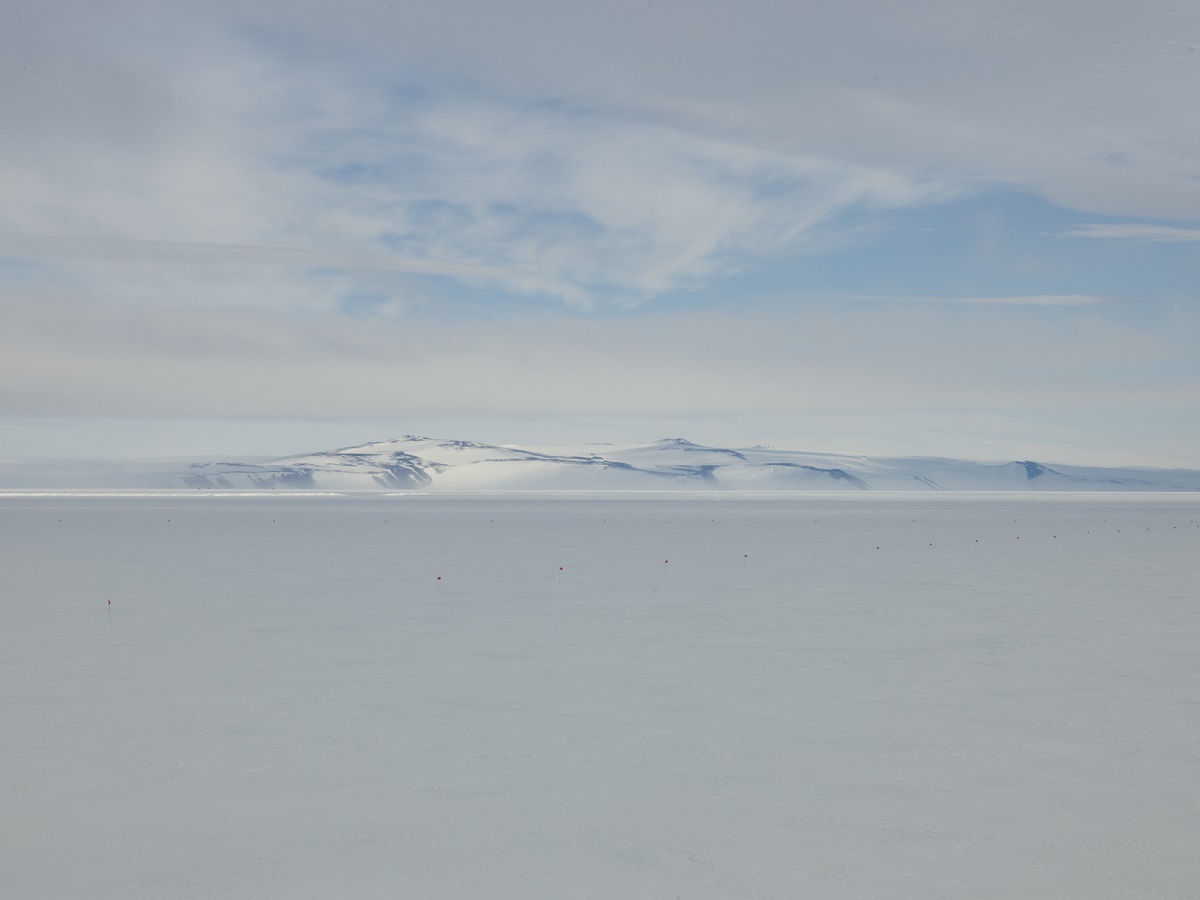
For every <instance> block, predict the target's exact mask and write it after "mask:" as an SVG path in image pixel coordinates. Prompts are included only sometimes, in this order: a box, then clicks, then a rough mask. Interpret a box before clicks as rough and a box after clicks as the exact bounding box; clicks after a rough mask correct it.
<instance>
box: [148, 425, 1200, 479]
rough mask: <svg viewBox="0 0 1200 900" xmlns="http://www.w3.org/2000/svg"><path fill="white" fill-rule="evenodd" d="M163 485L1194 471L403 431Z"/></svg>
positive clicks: (1179, 474) (223, 466)
mask: <svg viewBox="0 0 1200 900" xmlns="http://www.w3.org/2000/svg"><path fill="white" fill-rule="evenodd" d="M172 484H173V486H177V487H191V488H207V489H243V490H244V489H257V490H262V489H319V490H376V491H377V490H404V491H407V490H433V491H490V490H673V489H684V490H697V489H724V490H738V491H793V490H797V491H824V490H831V491H870V490H885V491H1200V471H1193V470H1185V469H1174V470H1168V469H1100V468H1085V467H1080V466H1060V465H1055V466H1049V465H1043V464H1041V463H1037V462H1032V461H1029V460H1022V461H1015V462H1003V463H980V462H969V461H964V460H954V459H938V458H932V457H931V458H880V457H866V456H846V455H833V454H822V453H805V452H801V451H796V450H779V449H775V448H771V447H763V446H758V447H749V448H737V449H733V448H725V447H706V446H703V445H700V444H694V443H692V442H691V441H687V440H684V439H682V438H667V439H663V440H660V441H654V442H653V443H649V444H632V445H617V444H585V445H576V446H571V447H541V448H523V447H515V446H511V445H503V446H501V445H496V444H484V443H478V442H475V441H463V440H441V439H437V438H429V437H416V436H413V435H407V436H405V437H401V438H397V439H396V440H391V441H381V442H378V443H370V444H362V445H360V446H357V447H346V448H343V449H340V450H330V451H325V452H320V453H312V454H308V455H304V456H295V457H288V458H285V459H280V460H274V461H270V462H259V463H252V462H210V463H198V464H195V465H192V466H190V467H189V468H188V469H187V471H186V472H184V473H181V474H179V475H177V476H175V477H173V478H172Z"/></svg>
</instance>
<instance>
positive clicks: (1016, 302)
mask: <svg viewBox="0 0 1200 900" xmlns="http://www.w3.org/2000/svg"><path fill="white" fill-rule="evenodd" d="M846 299H848V300H867V301H872V302H876V303H909V304H916V303H921V304H924V303H935V304H936V303H960V304H964V305H967V306H1109V305H1111V304H1114V303H1120V302H1121V301H1120V300H1117V299H1115V298H1113V297H1098V296H1094V295H1091V294H1026V295H1020V296H1014V297H926V296H895V295H892V296H889V295H881V294H848V295H846Z"/></svg>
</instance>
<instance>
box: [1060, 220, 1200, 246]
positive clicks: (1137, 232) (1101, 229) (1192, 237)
mask: <svg viewBox="0 0 1200 900" xmlns="http://www.w3.org/2000/svg"><path fill="white" fill-rule="evenodd" d="M1060 237H1070V238H1096V239H1099V240H1105V241H1145V242H1150V243H1168V244H1176V243H1187V242H1191V241H1200V228H1179V227H1176V226H1173V225H1152V224H1150V223H1147V222H1124V223H1110V224H1088V225H1080V226H1078V227H1077V228H1072V229H1071V230H1069V231H1064V232H1062V234H1061V235H1060Z"/></svg>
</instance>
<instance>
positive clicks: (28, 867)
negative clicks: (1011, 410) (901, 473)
mask: <svg viewBox="0 0 1200 900" xmlns="http://www.w3.org/2000/svg"><path fill="white" fill-rule="evenodd" d="M450 452H457V451H450ZM462 452H463V453H464V454H472V453H476V452H481V451H477V450H476V449H473V448H464V450H463V451H462ZM482 452H484V453H486V452H490V451H486V450H485V451H482ZM701 458H702V459H703V458H706V456H705V455H704V454H701ZM218 497H219V498H221V499H220V500H217V499H216V498H218ZM0 546H2V547H3V548H4V551H3V552H4V565H3V566H2V567H0V615H2V616H3V623H4V624H3V628H0V707H2V708H3V710H4V728H3V731H2V732H0V771H2V772H3V778H2V779H0V848H2V850H0V894H2V895H3V896H5V897H19V898H34V897H36V898H41V897H89V898H121V900H130V898H155V900H160V898H173V897H180V898H184V897H186V898H196V897H263V898H324V897H333V896H344V897H380V898H384V897H387V898H391V897H464V898H520V900H530V898H534V900H536V898H555V900H558V898H564V897H578V898H607V897H626V898H637V897H647V898H649V897H666V898H676V897H680V898H693V900H694V898H729V897H764V898H794V897H822V898H843V897H844V898H867V897H872V898H874V897H890V898H921V900H927V898H954V900H959V898H963V897H972V898H1013V897H1089V898H1122V900H1124V898H1129V897H1155V898H1172V897H1178V898H1183V897H1191V896H1194V895H1195V894H1194V892H1195V886H1196V885H1197V884H1200V856H1197V854H1196V847H1197V846H1200V815H1198V812H1200V777H1198V775H1197V772H1198V771H1200V769H1198V768H1197V756H1196V748H1197V746H1198V739H1200V715H1198V713H1197V704H1196V684H1197V668H1196V656H1195V648H1196V646H1197V644H1198V643H1200V616H1197V609H1196V604H1197V599H1198V598H1197V593H1196V585H1197V584H1200V502H1198V501H1197V500H1196V499H1195V498H1194V497H1190V496H1188V495H1185V494H1161V495H1156V496H1153V497H1150V496H1146V495H1140V496H1135V495H1127V496H1112V495H1106V496H1097V495H1088V494H1080V495H1073V496H1068V497H1063V496H1061V495H1059V496H1047V495H1038V496H1035V495H1029V494H993V495H990V496H987V497H980V496H971V495H964V494H943V493H934V494H928V495H881V494H870V493H864V492H859V491H854V492H851V493H845V494H822V495H798V494H793V495H788V496H782V495H764V496H762V497H759V498H757V499H747V498H745V496H744V495H733V494H711V493H709V494H673V495H668V496H663V495H644V496H639V497H633V498H630V497H616V496H613V495H611V494H609V495H593V496H586V497H580V496H572V497H561V496H555V495H541V496H530V495H521V494H509V495H503V496H490V497H478V496H468V495H430V494H416V495H408V496H400V497H385V496H379V495H376V496H362V497H351V498H339V497H322V496H315V495H313V496H301V497H287V498H284V497H262V496H261V495H260V496H251V497H245V496H240V497H239V496H234V495H232V494H224V493H213V492H195V493H191V494H186V495H184V496H180V497H159V498H130V497H109V498H99V497H96V498H6V499H0ZM439 579H440V580H439ZM110 600H111V605H110V604H109V602H108V601H110Z"/></svg>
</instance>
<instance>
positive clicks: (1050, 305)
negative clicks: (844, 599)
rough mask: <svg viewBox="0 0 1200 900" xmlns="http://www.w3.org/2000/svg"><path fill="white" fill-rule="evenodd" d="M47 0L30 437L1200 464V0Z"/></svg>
mask: <svg viewBox="0 0 1200 900" xmlns="http://www.w3.org/2000/svg"><path fill="white" fill-rule="evenodd" d="M93 7H94V5H91V4H82V3H80V4H76V5H73V4H70V3H68V4H65V5H63V6H61V7H56V8H55V9H54V10H52V11H51V10H48V9H42V8H39V7H29V8H25V9H18V10H14V11H9V12H6V13H5V14H4V15H5V19H6V27H4V28H3V29H0V50H2V51H3V53H2V54H0V58H3V59H4V60H5V63H4V65H5V66H6V71H7V77H6V78H5V79H0V103H2V104H3V112H4V121H5V122H6V127H5V129H4V130H3V132H2V133H0V190H2V191H3V194H2V196H3V197H4V198H5V202H4V204H3V205H2V206H0V324H3V328H0V456H12V457H25V456H33V457H38V456H91V455H101V456H142V455H152V456H160V455H198V456H208V455H230V456H233V455H251V454H283V453H290V452H299V451H304V450H311V449H321V448H324V447H332V446H338V445H347V444H352V443H360V442H362V441H366V440H372V439H384V438H388V437H391V436H395V435H397V434H402V433H410V432H424V433H431V434H436V435H444V436H448V437H471V438H478V439H484V440H493V441H498V442H522V441H525V442H549V443H565V442H574V441H589V440H641V439H644V440H652V439H656V438H659V437H663V436H666V435H684V436H687V437H689V438H691V439H692V440H696V441H700V442H710V443H726V444H747V445H748V444H757V443H771V444H775V445H779V446H792V447H796V448H799V449H810V450H827V451H847V452H861V453H867V454H896V455H952V456H968V457H973V458H981V459H1011V458H1037V459H1042V460H1045V461H1051V462H1054V461H1057V462H1073V463H1081V464H1087V463H1095V464H1148V465H1164V466H1191V467H1200V450H1198V449H1197V448H1198V447H1200V409H1198V407H1200V363H1198V362H1197V359H1198V357H1200V354H1197V353H1196V352H1195V349H1194V348H1195V347H1196V346H1198V345H1200V312H1198V306H1197V299H1198V298H1197V295H1196V285H1197V284H1200V121H1198V120H1197V118H1196V117H1195V116H1193V115H1191V114H1190V110H1191V107H1192V105H1194V100H1195V97H1196V96H1200V53H1198V52H1197V51H1196V47H1197V46H1198V45H1200V12H1197V10H1196V9H1195V7H1194V4H1190V3H1184V2H1151V3H1143V4H1138V5H1137V6H1136V7H1135V6H1134V5H1133V4H1117V5H1109V6H1107V7H1104V8H1098V7H1096V6H1095V5H1094V4H1082V3H1049V4H1047V3H1036V4H1035V3H1011V2H1010V3H1000V4H984V5H970V4H962V3H950V2H930V3H924V4H920V5H917V6H909V7H906V8H905V9H903V10H901V9H899V8H897V7H896V6H895V5H894V4H886V3H864V2H860V3H853V4H844V3H842V4H823V5H817V6H810V7H807V8H804V9H799V8H796V5H795V4H786V3H772V2H759V3H751V4H739V5H738V6H736V7H735V6H733V5H731V4H717V3H705V2H694V3H688V4H683V3H669V2H668V3H662V2H659V3H654V4H645V3H625V2H613V3H608V4H604V5H603V6H596V7H588V8H575V7H571V6H568V5H563V4H551V3H541V2H530V0H520V2H511V3H505V4H484V3H439V4H425V3H404V4H386V3H385V4H378V3H372V4H367V3H356V2H350V3H342V4H338V5H337V6H336V7H335V6H334V5H332V4H327V3H315V2H313V3H304V2H300V3H287V4H284V3H278V2H273V0H261V2H250V3H240V4H232V3H228V4H226V3H220V2H215V3H206V4H162V3H148V2H147V3H142V2H136V0H123V2H118V3H116V4H114V5H112V6H111V8H109V7H105V9H104V10H103V11H101V10H98V9H95V8H93Z"/></svg>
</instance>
